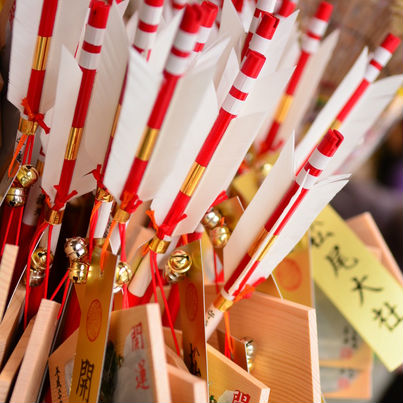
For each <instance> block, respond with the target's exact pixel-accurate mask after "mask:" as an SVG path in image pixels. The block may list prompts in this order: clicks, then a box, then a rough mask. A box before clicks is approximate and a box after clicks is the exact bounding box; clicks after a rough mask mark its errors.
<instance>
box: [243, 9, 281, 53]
mask: <svg viewBox="0 0 403 403" xmlns="http://www.w3.org/2000/svg"><path fill="white" fill-rule="evenodd" d="M278 23H279V19H278V18H276V17H275V16H274V15H273V14H264V15H263V17H262V21H261V23H260V24H259V26H258V28H257V30H256V32H255V33H254V34H253V36H252V39H251V41H250V42H249V50H252V51H254V52H256V53H259V54H261V55H265V54H266V53H267V51H268V49H269V46H270V40H271V39H272V38H273V35H274V33H275V32H276V29H277V27H278Z"/></svg>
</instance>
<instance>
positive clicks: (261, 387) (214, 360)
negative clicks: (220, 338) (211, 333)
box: [207, 344, 270, 403]
mask: <svg viewBox="0 0 403 403" xmlns="http://www.w3.org/2000/svg"><path fill="white" fill-rule="evenodd" d="M207 363H208V377H209V381H208V384H209V396H211V395H213V396H214V398H215V399H216V400H218V398H219V397H220V396H221V395H222V394H223V393H224V392H225V391H227V390H231V391H233V390H240V391H241V392H242V393H244V394H247V395H249V396H250V402H254V403H266V402H267V401H268V399H269V394H270V388H269V387H267V386H266V385H265V384H263V383H262V382H261V381H259V380H258V379H256V378H255V377H254V376H253V375H251V374H249V373H248V372H247V371H245V370H244V369H242V368H241V367H240V366H238V365H237V364H235V363H234V362H232V361H231V360H230V359H229V358H227V357H226V356H225V355H224V354H221V353H220V352H219V351H218V350H216V349H215V348H214V347H212V346H211V345H210V344H207Z"/></svg>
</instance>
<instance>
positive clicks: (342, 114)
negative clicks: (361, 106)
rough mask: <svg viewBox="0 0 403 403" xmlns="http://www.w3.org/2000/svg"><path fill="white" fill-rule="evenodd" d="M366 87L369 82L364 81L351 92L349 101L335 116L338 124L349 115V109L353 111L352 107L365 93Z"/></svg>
mask: <svg viewBox="0 0 403 403" xmlns="http://www.w3.org/2000/svg"><path fill="white" fill-rule="evenodd" d="M368 86H369V82H368V81H367V80H365V79H364V80H362V81H361V83H360V85H359V86H358V87H357V89H356V90H355V91H354V92H353V94H352V95H351V97H350V99H349V100H348V101H347V102H346V104H345V105H344V107H343V108H342V109H341V111H340V112H339V114H338V115H337V118H336V120H339V121H340V122H343V121H344V119H345V118H346V117H347V115H348V114H349V113H350V111H351V109H353V107H354V105H355V104H356V103H357V101H358V100H359V99H360V98H361V96H362V94H363V93H364V92H365V90H366V89H367V88H368Z"/></svg>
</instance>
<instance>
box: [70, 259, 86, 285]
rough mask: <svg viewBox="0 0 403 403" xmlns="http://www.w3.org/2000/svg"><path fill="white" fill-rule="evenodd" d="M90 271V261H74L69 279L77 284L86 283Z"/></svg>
mask: <svg viewBox="0 0 403 403" xmlns="http://www.w3.org/2000/svg"><path fill="white" fill-rule="evenodd" d="M89 271H90V264H89V263H87V262H79V261H75V262H72V263H71V265H70V268H69V279H70V280H71V281H72V282H73V283H75V284H85V283H86V282H87V277H88V272H89Z"/></svg>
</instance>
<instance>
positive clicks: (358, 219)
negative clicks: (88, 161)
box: [346, 213, 403, 286]
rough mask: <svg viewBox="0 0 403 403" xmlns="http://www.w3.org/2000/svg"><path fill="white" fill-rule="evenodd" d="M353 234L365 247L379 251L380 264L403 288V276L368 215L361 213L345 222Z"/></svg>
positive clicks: (370, 216)
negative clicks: (375, 248)
mask: <svg viewBox="0 0 403 403" xmlns="http://www.w3.org/2000/svg"><path fill="white" fill-rule="evenodd" d="M346 222H347V224H348V226H349V227H350V228H351V229H352V230H353V231H354V233H355V234H356V235H357V236H358V237H359V238H360V239H361V241H362V242H364V243H365V245H366V246H374V247H377V248H379V249H380V250H381V259H380V262H381V263H382V264H383V265H384V266H385V267H386V268H387V269H388V270H389V272H390V274H391V275H392V276H393V277H394V278H395V279H396V281H397V282H398V283H399V284H400V285H401V286H403V275H402V272H401V271H400V268H399V265H398V264H397V263H396V260H395V259H394V257H393V255H392V252H391V251H390V249H389V248H388V245H387V244H386V242H385V240H384V239H383V236H382V234H381V232H380V231H379V228H378V226H377V225H376V223H375V221H374V219H373V217H372V215H371V214H370V213H363V214H360V215H357V216H355V217H352V218H350V219H349V220H347V221H346Z"/></svg>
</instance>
